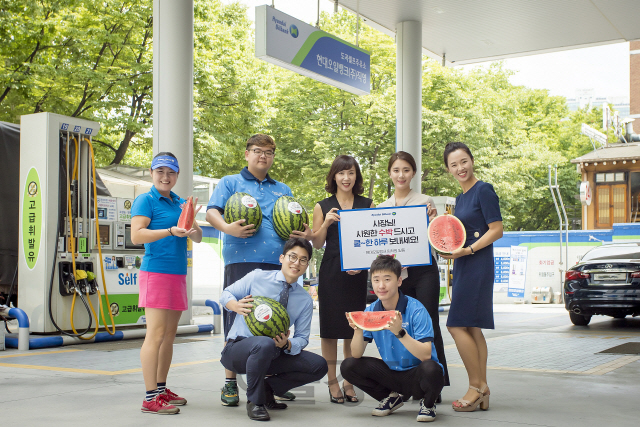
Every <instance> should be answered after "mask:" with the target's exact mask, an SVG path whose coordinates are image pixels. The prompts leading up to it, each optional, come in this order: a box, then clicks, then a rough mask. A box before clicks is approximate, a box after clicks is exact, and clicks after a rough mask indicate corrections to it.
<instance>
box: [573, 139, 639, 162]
mask: <svg viewBox="0 0 640 427" xmlns="http://www.w3.org/2000/svg"><path fill="white" fill-rule="evenodd" d="M638 159H640V143H637V142H633V143H631V144H626V143H617V144H608V145H607V146H606V147H601V148H598V149H597V150H594V151H591V152H590V153H587V154H585V155H584V156H581V157H578V158H576V159H572V160H571V163H587V162H600V161H607V160H638Z"/></svg>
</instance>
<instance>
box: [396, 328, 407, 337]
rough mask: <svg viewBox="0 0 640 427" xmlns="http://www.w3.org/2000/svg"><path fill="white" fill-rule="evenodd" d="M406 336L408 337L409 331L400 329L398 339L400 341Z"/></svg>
mask: <svg viewBox="0 0 640 427" xmlns="http://www.w3.org/2000/svg"><path fill="white" fill-rule="evenodd" d="M405 335H407V331H405V330H404V329H400V332H398V333H397V334H395V336H396V338H398V339H400V338H402V337H404V336H405Z"/></svg>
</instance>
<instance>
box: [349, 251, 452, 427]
mask: <svg viewBox="0 0 640 427" xmlns="http://www.w3.org/2000/svg"><path fill="white" fill-rule="evenodd" d="M401 270H402V265H401V264H400V261H398V260H397V259H395V258H393V257H391V256H387V255H384V256H380V257H378V258H376V259H375V261H373V263H372V264H371V270H370V272H371V284H372V285H373V291H374V292H375V293H376V296H377V297H378V300H377V301H375V302H374V303H373V304H371V305H370V306H369V307H367V309H366V310H365V311H367V312H371V311H389V310H395V311H396V317H395V318H394V319H393V320H392V321H390V322H389V323H388V324H387V326H386V327H385V328H384V329H383V330H381V331H376V332H369V331H363V330H362V329H360V328H359V327H358V326H357V325H356V324H354V323H353V322H352V321H351V320H350V319H349V317H348V316H347V319H349V324H350V325H351V327H352V328H353V329H354V330H355V331H354V334H353V340H352V341H351V353H352V355H353V357H350V358H348V359H345V360H344V361H343V362H342V365H341V366H340V372H341V373H342V376H343V378H344V379H346V380H347V381H349V382H350V383H351V384H353V385H355V386H358V387H359V388H361V389H362V390H363V391H364V392H365V393H367V394H368V395H370V396H371V397H373V398H374V399H376V400H379V401H380V402H379V403H378V406H377V407H376V408H375V409H374V410H373V412H372V415H374V416H378V417H383V416H385V415H389V414H391V413H392V412H393V411H395V410H396V409H398V408H400V407H401V406H402V405H403V403H402V401H403V396H404V397H405V398H408V397H409V396H413V397H414V399H420V409H419V411H418V417H417V418H416V420H417V421H423V422H424V421H433V420H434V419H435V417H436V405H435V401H436V398H437V397H438V395H439V394H440V392H441V391H442V387H443V386H444V370H443V369H442V365H441V364H440V362H438V356H437V354H436V349H435V346H434V345H433V327H432V324H431V318H430V317H429V313H427V310H426V309H425V308H424V306H423V305H422V304H421V303H420V302H419V301H418V300H416V299H414V298H411V297H408V296H406V295H404V294H403V293H402V292H400V290H399V288H400V285H401V284H402V277H400V273H401ZM372 340H375V343H376V345H377V347H378V351H379V353H380V357H381V358H382V360H380V359H378V358H374V357H363V354H364V351H365V348H366V346H367V343H369V342H371V341H372Z"/></svg>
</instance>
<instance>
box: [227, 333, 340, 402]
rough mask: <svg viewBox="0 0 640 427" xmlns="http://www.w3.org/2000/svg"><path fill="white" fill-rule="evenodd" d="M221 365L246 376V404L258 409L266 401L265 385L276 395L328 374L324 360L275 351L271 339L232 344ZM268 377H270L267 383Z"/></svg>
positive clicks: (307, 353)
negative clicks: (250, 403) (254, 405)
mask: <svg viewBox="0 0 640 427" xmlns="http://www.w3.org/2000/svg"><path fill="white" fill-rule="evenodd" d="M220 362H222V365H223V366H224V367H225V368H227V369H229V370H230V371H233V372H237V373H239V374H247V400H249V401H250V402H253V403H255V404H256V405H263V404H264V403H265V402H266V401H267V395H266V393H265V382H266V384H267V385H268V386H269V387H271V390H273V392H274V393H275V394H276V395H277V396H282V395H283V394H284V393H286V392H287V391H289V390H291V389H293V388H296V387H300V386H303V385H305V384H309V383H312V382H315V381H319V380H320V379H321V378H322V377H324V376H325V375H326V373H327V362H326V360H324V358H323V357H322V356H319V355H317V354H315V353H311V352H308V351H304V350H303V351H301V352H300V353H299V354H296V355H295V356H292V355H290V354H286V353H285V352H284V351H283V350H282V349H280V348H278V347H276V344H275V342H274V341H273V339H271V338H269V337H248V338H239V339H236V340H234V341H229V342H228V343H227V345H226V346H225V347H224V350H222V358H221V359H220ZM266 375H271V376H270V377H268V378H267V379H265V376H266Z"/></svg>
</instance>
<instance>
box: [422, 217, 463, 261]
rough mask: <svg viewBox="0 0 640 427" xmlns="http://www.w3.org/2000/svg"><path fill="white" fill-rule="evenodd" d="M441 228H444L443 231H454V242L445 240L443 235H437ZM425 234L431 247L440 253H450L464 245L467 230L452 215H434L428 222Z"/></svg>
mask: <svg viewBox="0 0 640 427" xmlns="http://www.w3.org/2000/svg"><path fill="white" fill-rule="evenodd" d="M441 230H444V232H451V233H455V234H456V235H455V236H454V238H455V242H451V241H448V242H447V241H445V240H444V239H443V237H441V236H439V234H440V233H441ZM456 230H457V231H456ZM427 235H428V237H429V243H430V244H431V247H432V248H433V249H435V251H436V252H437V253H439V254H440V255H450V254H451V253H452V252H453V251H455V250H458V249H460V248H462V247H464V244H465V242H466V241H467V231H466V230H465V228H464V225H463V224H462V221H460V220H459V219H458V218H456V217H455V216H453V215H439V216H437V217H435V218H434V219H433V221H431V223H430V224H429V228H428V229H427ZM447 245H448V246H447Z"/></svg>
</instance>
